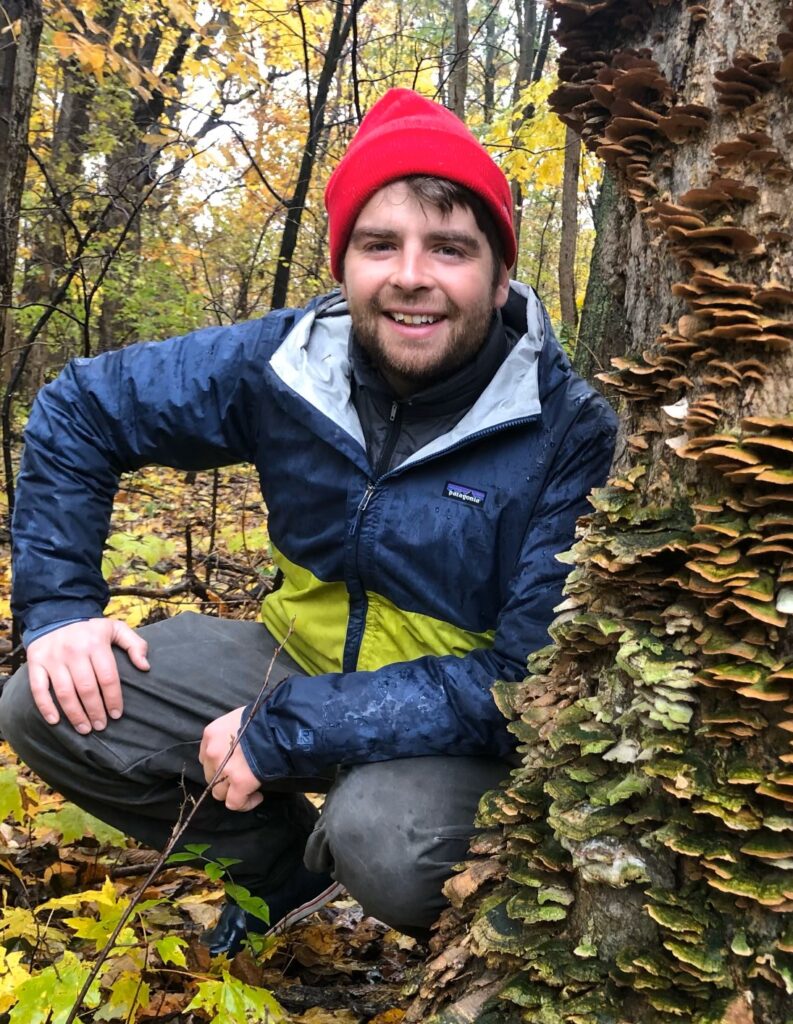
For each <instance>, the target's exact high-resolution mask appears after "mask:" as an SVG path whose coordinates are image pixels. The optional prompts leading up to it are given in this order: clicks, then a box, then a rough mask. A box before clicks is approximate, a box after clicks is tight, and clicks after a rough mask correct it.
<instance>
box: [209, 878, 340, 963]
mask: <svg viewBox="0 0 793 1024" xmlns="http://www.w3.org/2000/svg"><path fill="white" fill-rule="evenodd" d="M343 891H344V886H342V885H341V883H339V882H334V881H333V879H332V878H331V877H330V875H327V874H321V875H319V874H316V873H315V872H313V871H309V870H308V868H306V867H305V866H304V865H303V864H302V863H301V864H300V866H299V867H298V868H297V870H296V871H295V873H294V874H293V875H292V876H291V878H288V879H287V880H286V882H284V883H283V885H280V886H279V887H278V888H277V889H275V890H274V891H272V892H262V893H255V894H254V895H257V896H258V895H260V896H261V897H262V899H263V900H264V901H265V903H266V904H267V906H268V907H269V908H270V923H269V924H266V923H265V922H264V921H262V919H261V918H259V917H255V916H254V915H253V914H249V913H246V911H244V910H243V909H242V907H240V906H238V905H237V904H236V903H232V902H228V903H226V905H225V907H224V908H223V911H222V913H221V915H220V919H219V920H218V923H217V924H216V925H215V927H214V928H213V929H212V930H211V931H209V932H207V933H206V934H205V935H204V936H203V939H202V942H203V943H204V945H205V946H208V947H209V952H210V953H211V954H212V956H219V955H220V954H221V953H225V954H226V956H234V954H235V953H238V952H239V950H240V947H241V946H242V943H243V941H244V940H245V937H246V936H247V935H248V933H249V932H253V933H254V934H258V935H265V936H266V935H275V934H277V933H278V932H283V931H286V929H287V928H289V927H291V925H293V924H296V923H297V922H298V921H302V920H303V918H304V917H308V915H309V914H313V913H314V911H315V910H319V909H320V908H321V907H324V906H325V904H326V903H330V901H331V900H334V899H336V898H337V897H338V896H339V895H340V893H342V892H343Z"/></svg>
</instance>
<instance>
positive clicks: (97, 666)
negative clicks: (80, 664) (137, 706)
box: [91, 647, 124, 718]
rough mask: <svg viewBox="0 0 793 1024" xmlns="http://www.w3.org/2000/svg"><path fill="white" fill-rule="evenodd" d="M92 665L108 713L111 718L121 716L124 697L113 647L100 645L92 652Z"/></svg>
mask: <svg viewBox="0 0 793 1024" xmlns="http://www.w3.org/2000/svg"><path fill="white" fill-rule="evenodd" d="M91 665H92V667H93V671H94V675H95V677H96V681H97V683H98V684H99V688H100V690H101V693H102V699H103V701H104V706H105V708H107V713H108V715H110V717H111V718H121V714H122V712H123V710H124V699H123V697H122V695H121V680H120V679H119V676H118V666H117V665H116V659H115V658H114V657H113V652H112V649H111V648H110V647H100V648H99V650H98V651H95V652H94V653H93V654H92V656H91Z"/></svg>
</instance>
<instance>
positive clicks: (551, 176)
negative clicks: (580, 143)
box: [482, 77, 599, 191]
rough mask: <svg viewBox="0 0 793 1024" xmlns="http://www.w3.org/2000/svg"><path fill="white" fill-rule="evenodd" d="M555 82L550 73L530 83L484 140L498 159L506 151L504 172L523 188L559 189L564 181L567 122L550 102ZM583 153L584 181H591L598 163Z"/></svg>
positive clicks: (593, 179)
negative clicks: (552, 107)
mask: <svg viewBox="0 0 793 1024" xmlns="http://www.w3.org/2000/svg"><path fill="white" fill-rule="evenodd" d="M556 84H557V83H556V82H555V80H554V79H552V78H550V77H547V78H543V79H541V80H540V81H539V82H532V83H531V84H530V85H528V86H527V87H526V88H525V89H524V90H523V91H522V92H521V94H520V96H519V97H518V101H517V103H516V104H515V106H514V107H511V108H507V109H506V110H505V111H503V112H502V113H501V115H500V116H499V117H497V118H495V119H494V121H493V123H492V125H491V126H490V129H489V130H488V132H487V133H486V135H485V137H484V138H483V140H482V141H483V142H484V144H485V145H486V146H487V147H488V148H489V149H490V150H491V152H492V153H493V156H495V157H496V158H497V159H498V157H499V154H504V155H503V157H502V158H501V167H502V169H503V171H504V173H505V174H506V175H507V177H508V178H512V179H514V180H515V181H517V182H519V183H520V185H521V187H522V188H523V190H524V191H528V190H532V189H533V190H538V191H539V190H542V189H558V188H560V187H561V184H562V177H563V172H564V146H565V126H564V125H563V124H562V122H561V121H560V120H559V119H558V118H557V116H556V115H555V114H554V113H553V111H552V110H551V108H550V107H549V105H548V96H549V95H550V93H551V92H552V91H553V89H554V88H555V87H556ZM516 124H517V127H514V126H515V125H516ZM582 155H583V158H584V161H585V162H586V167H585V169H584V173H582V175H581V181H582V184H583V182H585V181H586V182H589V183H590V184H591V182H593V181H595V180H597V177H598V175H599V170H598V163H597V161H595V160H593V159H592V158H591V157H589V156H588V155H587V154H582Z"/></svg>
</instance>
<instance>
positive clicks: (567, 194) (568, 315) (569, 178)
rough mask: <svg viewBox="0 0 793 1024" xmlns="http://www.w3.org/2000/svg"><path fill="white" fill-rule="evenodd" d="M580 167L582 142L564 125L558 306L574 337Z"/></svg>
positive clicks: (563, 322) (565, 329)
mask: <svg viewBox="0 0 793 1024" xmlns="http://www.w3.org/2000/svg"><path fill="white" fill-rule="evenodd" d="M580 166H581V141H580V139H579V137H578V135H577V134H576V132H574V131H573V129H572V128H570V127H569V125H568V127H567V129H566V131H565V139H564V173H563V176H562V230H561V234H560V237H559V305H560V306H561V310H562V325H563V328H562V329H563V332H564V333H565V334H566V335H567V337H575V331H576V327H578V308H577V306H576V300H575V247H576V242H577V240H578V173H579V168H580Z"/></svg>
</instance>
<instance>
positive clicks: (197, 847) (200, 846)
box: [176, 843, 209, 857]
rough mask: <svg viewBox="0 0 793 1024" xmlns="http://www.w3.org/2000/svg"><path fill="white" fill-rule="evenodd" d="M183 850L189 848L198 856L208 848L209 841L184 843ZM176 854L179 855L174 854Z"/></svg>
mask: <svg viewBox="0 0 793 1024" xmlns="http://www.w3.org/2000/svg"><path fill="white" fill-rule="evenodd" d="M184 848H185V850H189V852H190V853H192V854H193V856H195V857H200V856H201V855H202V854H204V853H206V852H207V850H208V849H209V843H185V846H184ZM176 856H179V855H178V854H176Z"/></svg>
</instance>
